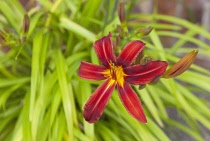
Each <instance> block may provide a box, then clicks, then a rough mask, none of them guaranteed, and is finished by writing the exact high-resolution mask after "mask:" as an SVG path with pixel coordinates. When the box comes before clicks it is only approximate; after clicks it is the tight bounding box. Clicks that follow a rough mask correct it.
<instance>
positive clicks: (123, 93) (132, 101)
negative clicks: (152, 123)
mask: <svg viewBox="0 0 210 141" xmlns="http://www.w3.org/2000/svg"><path fill="white" fill-rule="evenodd" d="M117 88H118V93H119V97H120V99H121V101H122V103H123V105H124V106H125V108H126V110H127V111H128V112H129V113H130V114H131V115H132V116H133V117H134V118H135V119H137V120H139V121H140V122H142V123H147V120H146V117H145V115H144V110H143V108H142V105H141V102H140V100H139V98H138V96H137V94H136V93H135V92H134V91H133V89H132V88H131V86H130V85H129V84H128V83H127V82H125V84H124V87H121V86H119V85H118V86H117Z"/></svg>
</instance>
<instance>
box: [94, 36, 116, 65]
mask: <svg viewBox="0 0 210 141" xmlns="http://www.w3.org/2000/svg"><path fill="white" fill-rule="evenodd" d="M110 37H111V33H110V34H109V35H108V36H104V37H102V38H101V39H99V40H97V41H96V42H95V43H94V49H95V52H96V54H97V56H98V58H99V59H100V61H101V63H102V64H103V65H104V66H105V67H109V62H110V61H111V62H112V63H114V64H116V57H115V55H114V50H113V44H112V41H111V39H110Z"/></svg>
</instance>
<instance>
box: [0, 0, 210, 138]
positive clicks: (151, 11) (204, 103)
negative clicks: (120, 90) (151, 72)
mask: <svg viewBox="0 0 210 141" xmlns="http://www.w3.org/2000/svg"><path fill="white" fill-rule="evenodd" d="M118 2H119V1H117V0H36V1H35V0H30V1H24V0H21V2H19V1H18V0H0V30H1V32H0V35H1V36H0V37H1V38H0V45H1V47H0V140H1V141H47V140H48V141H158V140H161V141H169V140H185V141H194V140H198V141H205V140H206V141H207V140H210V120H209V119H210V109H209V108H210V79H209V77H210V63H209V62H210V46H209V43H210V42H209V41H210V33H209V32H208V30H209V25H210V20H209V19H210V17H209V14H208V10H209V9H210V8H209V7H210V6H209V7H208V5H210V4H209V1H207V0H206V1H205V0H202V1H199V2H198V1H197V2H196V0H191V1H190V0H185V1H183V0H173V1H172V0H171V1H170V2H171V3H170V2H169V1H166V0H162V1H161V0H157V1H152V0H151V1H149V0H148V1H143V0H142V1H141V0H133V1H132V0H125V1H124V2H125V9H126V19H127V25H128V27H129V30H130V31H134V30H135V29H138V28H145V27H148V26H152V27H154V29H153V31H152V32H151V33H150V34H149V35H148V36H146V37H141V38H140V37H139V36H136V35H133V36H131V38H130V40H134V39H138V40H142V41H143V42H145V43H146V48H145V55H147V56H148V55H149V56H153V60H159V59H160V60H166V61H168V62H169V66H171V65H173V64H174V63H175V62H177V61H178V60H179V59H180V58H181V56H183V55H185V54H187V53H188V52H190V51H191V50H193V49H199V53H198V56H197V58H196V60H195V63H194V64H193V65H192V66H191V67H190V69H188V70H187V71H186V72H185V73H183V74H182V75H180V76H178V77H177V78H175V79H161V80H160V82H159V83H158V84H157V85H154V86H153V85H148V86H147V87H146V88H145V89H143V90H138V87H135V86H134V89H135V90H136V92H137V93H138V96H139V98H140V99H141V101H142V103H143V107H144V110H145V113H146V116H147V119H148V123H147V124H142V123H140V122H138V121H136V120H135V119H133V118H132V117H131V116H130V115H129V114H128V113H127V111H126V110H125V108H124V107H123V106H122V104H121V102H120V100H119V97H118V95H117V92H116V91H114V93H113V95H112V97H111V100H110V101H109V103H108V105H107V106H106V108H105V111H104V114H103V115H102V117H101V119H100V120H99V121H98V122H96V123H95V124H89V123H87V122H86V121H85V120H84V119H83V117H82V111H83V106H84V104H85V102H86V100H87V99H88V98H89V96H90V95H91V93H92V92H93V91H94V90H95V89H96V88H97V86H98V85H99V84H100V83H101V82H91V81H86V80H82V79H81V78H79V76H78V75H77V71H78V67H79V65H80V62H81V61H82V60H84V61H88V62H92V63H94V64H98V63H99V60H98V58H97V56H96V55H95V52H94V50H93V46H92V44H93V42H94V41H95V40H97V39H99V38H100V37H101V36H104V35H107V34H108V33H109V32H112V33H113V34H116V26H117V25H119V24H120V22H119V19H118V16H117V5H118ZM25 13H28V15H29V17H30V28H29V31H28V34H27V36H25V35H24V34H23V27H22V25H23V17H24V14H25Z"/></svg>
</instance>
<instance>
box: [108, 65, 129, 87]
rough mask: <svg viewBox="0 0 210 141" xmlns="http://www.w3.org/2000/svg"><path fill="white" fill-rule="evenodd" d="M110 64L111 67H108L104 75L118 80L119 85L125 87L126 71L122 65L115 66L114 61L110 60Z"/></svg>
mask: <svg viewBox="0 0 210 141" xmlns="http://www.w3.org/2000/svg"><path fill="white" fill-rule="evenodd" d="M109 64H110V69H107V70H106V71H105V72H104V76H105V77H107V78H111V79H113V80H115V81H117V83H118V85H120V86H121V87H123V84H124V76H125V75H126V74H125V73H124V71H123V68H122V66H115V64H114V63H112V62H110V63H109Z"/></svg>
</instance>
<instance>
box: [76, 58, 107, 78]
mask: <svg viewBox="0 0 210 141" xmlns="http://www.w3.org/2000/svg"><path fill="white" fill-rule="evenodd" d="M106 69H107V68H105V67H104V66H98V65H94V64H91V63H88V62H81V64H80V67H79V72H78V74H79V76H80V77H82V78H84V79H89V80H103V79H105V77H104V75H103V72H104V71H105V70H106Z"/></svg>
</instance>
